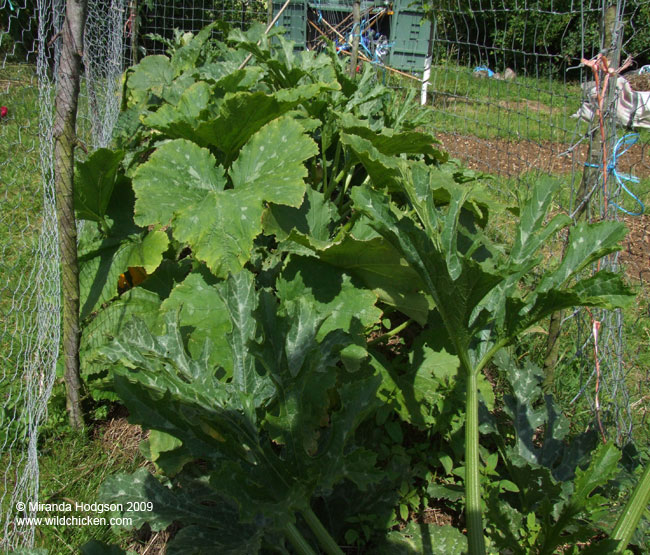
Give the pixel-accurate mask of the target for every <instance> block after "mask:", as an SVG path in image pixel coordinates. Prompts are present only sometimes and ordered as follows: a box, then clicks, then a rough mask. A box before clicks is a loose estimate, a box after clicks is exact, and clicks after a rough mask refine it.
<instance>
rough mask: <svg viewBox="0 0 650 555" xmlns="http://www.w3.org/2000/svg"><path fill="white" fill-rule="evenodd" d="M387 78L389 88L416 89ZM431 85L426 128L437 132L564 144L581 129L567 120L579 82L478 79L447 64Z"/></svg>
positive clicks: (435, 71) (576, 103) (411, 83)
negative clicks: (430, 127) (428, 124)
mask: <svg viewBox="0 0 650 555" xmlns="http://www.w3.org/2000/svg"><path fill="white" fill-rule="evenodd" d="M387 78H388V81H389V84H390V85H391V86H396V87H414V88H417V89H419V88H420V85H419V83H417V82H416V81H413V80H409V79H407V78H404V77H400V76H396V75H392V74H391V75H390V76H388V77H387ZM429 83H430V86H429V107H430V108H431V107H432V108H433V109H431V110H430V111H431V116H430V117H431V122H430V124H431V126H432V127H433V129H434V130H435V131H436V132H439V133H458V134H461V135H463V134H465V135H472V136H475V137H478V138H481V139H492V138H501V139H510V140H519V139H526V140H529V141H535V142H545V141H548V142H559V143H568V142H571V141H572V140H573V138H574V137H575V135H576V129H577V128H578V127H580V124H578V123H577V122H576V120H575V119H572V118H571V115H572V114H574V113H575V112H576V111H577V110H578V108H579V107H580V104H581V98H582V92H581V89H580V86H579V84H577V83H571V82H569V83H563V82H560V81H557V80H554V79H535V78H533V77H526V76H519V75H518V76H517V77H516V79H514V80H513V81H503V80H498V79H493V78H492V79H489V78H477V77H476V74H475V73H474V71H473V69H472V68H468V67H462V66H449V65H445V66H434V67H432V68H431V78H430V80H429ZM584 128H585V130H586V126H584ZM580 129H581V131H584V130H582V128H580Z"/></svg>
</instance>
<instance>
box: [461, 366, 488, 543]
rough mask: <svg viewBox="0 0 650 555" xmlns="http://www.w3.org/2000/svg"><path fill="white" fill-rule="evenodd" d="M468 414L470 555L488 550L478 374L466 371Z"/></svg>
mask: <svg viewBox="0 0 650 555" xmlns="http://www.w3.org/2000/svg"><path fill="white" fill-rule="evenodd" d="M466 405H467V406H466V410H467V416H466V420H465V468H466V475H465V499H466V505H465V518H466V520H467V536H468V538H467V544H468V549H469V553H470V555H483V554H484V553H485V539H484V538H483V519H482V517H481V478H480V473H479V464H480V461H479V433H478V373H477V372H468V373H467V400H466Z"/></svg>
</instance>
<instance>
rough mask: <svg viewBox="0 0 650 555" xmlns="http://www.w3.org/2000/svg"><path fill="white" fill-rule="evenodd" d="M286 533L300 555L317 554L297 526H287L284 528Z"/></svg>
mask: <svg viewBox="0 0 650 555" xmlns="http://www.w3.org/2000/svg"><path fill="white" fill-rule="evenodd" d="M284 533H285V535H286V537H287V539H288V540H289V541H290V542H291V545H293V547H294V548H295V550H296V553H298V555H316V552H315V551H314V550H313V549H312V547H311V545H309V543H308V542H307V540H306V539H305V538H304V537H303V535H302V534H301V533H300V531H299V530H298V528H296V525H295V524H293V523H289V524H287V525H286V527H285V528H284Z"/></svg>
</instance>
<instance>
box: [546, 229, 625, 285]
mask: <svg viewBox="0 0 650 555" xmlns="http://www.w3.org/2000/svg"><path fill="white" fill-rule="evenodd" d="M626 234H627V228H626V227H625V224H623V223H622V222H598V223H595V224H589V223H585V222H580V223H579V224H577V225H576V226H575V227H574V228H572V229H571V233H570V234H569V246H568V248H567V250H566V253H565V255H564V258H563V259H562V262H561V263H560V266H559V267H558V268H557V270H555V271H554V272H550V273H547V274H546V275H545V276H544V278H543V279H542V281H541V283H540V284H539V287H538V288H537V291H548V290H550V289H551V288H553V287H560V286H562V285H563V284H564V283H566V282H567V280H569V279H570V278H571V277H572V276H574V275H576V274H577V273H578V272H580V271H581V270H582V269H584V268H586V267H588V266H589V265H590V264H592V263H593V262H595V261H596V260H598V259H599V258H602V257H603V256H605V255H607V254H610V253H612V252H615V251H617V250H619V249H620V242H621V241H622V240H623V239H624V237H625V235H626Z"/></svg>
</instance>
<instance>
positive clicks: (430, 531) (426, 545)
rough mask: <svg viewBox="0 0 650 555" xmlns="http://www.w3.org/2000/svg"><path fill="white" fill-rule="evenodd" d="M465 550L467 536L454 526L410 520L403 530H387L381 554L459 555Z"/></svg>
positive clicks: (380, 549) (379, 551) (379, 552)
mask: <svg viewBox="0 0 650 555" xmlns="http://www.w3.org/2000/svg"><path fill="white" fill-rule="evenodd" d="M466 552H467V538H466V537H465V536H463V534H462V533H461V532H460V531H459V530H457V529H456V528H454V527H453V526H449V525H445V526H438V525H434V524H419V523H417V522H411V523H409V524H408V526H407V527H406V528H404V530H400V531H393V532H389V533H388V536H387V542H386V544H383V545H382V546H381V547H380V548H379V550H378V551H377V553H378V554H381V555H417V554H420V553H430V554H431V555H434V554H439V555H461V554H462V553H466Z"/></svg>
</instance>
